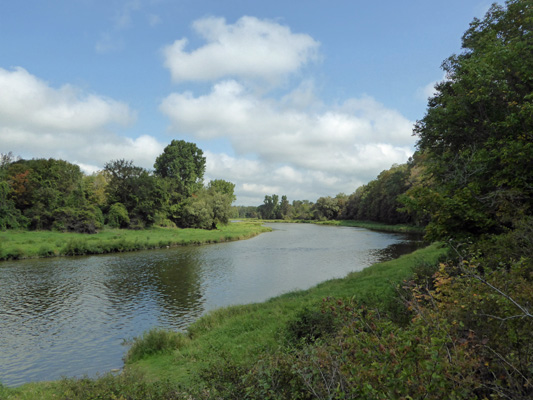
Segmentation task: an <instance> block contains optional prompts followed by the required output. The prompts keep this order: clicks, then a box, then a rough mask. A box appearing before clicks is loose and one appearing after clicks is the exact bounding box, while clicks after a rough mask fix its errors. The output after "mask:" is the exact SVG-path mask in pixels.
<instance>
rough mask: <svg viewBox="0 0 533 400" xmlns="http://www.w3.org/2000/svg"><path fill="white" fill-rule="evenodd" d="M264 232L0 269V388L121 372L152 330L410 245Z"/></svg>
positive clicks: (347, 232)
mask: <svg viewBox="0 0 533 400" xmlns="http://www.w3.org/2000/svg"><path fill="white" fill-rule="evenodd" d="M267 225H268V224H267ZM269 226H271V227H272V228H273V232H270V233H264V234H261V235H260V236H257V237H255V238H252V239H248V240H243V241H238V242H231V243H221V244H213V245H205V246H188V247H178V248H171V249H164V250H151V251H143V252H134V253H122V254H111V255H100V256H86V257H68V258H53V259H35V260H22V261H13V262H2V263H0V382H1V383H2V384H4V385H7V386H17V385H20V384H23V383H26V382H31V381H42V380H54V379H58V378H61V377H63V376H68V377H71V376H84V375H88V376H95V375H96V374H97V373H98V372H106V371H109V370H112V369H117V368H121V367H122V357H123V355H124V353H125V351H126V350H127V348H126V347H125V346H124V345H123V342H124V340H127V339H131V338H132V337H134V336H138V335H140V334H142V333H143V332H144V331H146V330H148V329H150V328H152V327H156V326H157V327H163V328H169V329H176V330H184V329H185V328H186V327H187V326H188V325H189V324H191V323H192V322H193V321H195V320H196V319H197V318H198V317H200V316H201V315H202V314H204V313H205V312H206V311H209V310H211V309H214V308H217V307H223V306H228V305H232V304H246V303H252V302H260V301H264V300H266V299H268V298H270V297H273V296H277V295H279V294H282V293H285V292H288V291H291V290H298V289H307V288H309V287H311V286H314V285H316V284H317V283H319V282H322V281H325V280H328V279H332V278H338V277H343V276H345V275H346V274H347V273H349V272H351V271H359V270H361V269H363V268H365V267H367V266H369V265H371V264H373V263H375V262H378V261H383V260H386V259H390V258H394V257H396V256H398V255H400V254H402V253H406V252H408V251H412V250H413V249H414V246H415V245H416V244H415V243H416V242H415V241H414V240H411V239H410V238H409V237H408V236H407V235H403V234H391V233H381V232H373V231H369V230H366V229H361V228H347V227H332V226H319V225H311V224H271V225H269Z"/></svg>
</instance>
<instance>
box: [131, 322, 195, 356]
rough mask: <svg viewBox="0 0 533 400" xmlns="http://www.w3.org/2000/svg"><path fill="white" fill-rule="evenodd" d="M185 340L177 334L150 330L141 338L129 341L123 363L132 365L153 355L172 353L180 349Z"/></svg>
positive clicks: (157, 329)
mask: <svg viewBox="0 0 533 400" xmlns="http://www.w3.org/2000/svg"><path fill="white" fill-rule="evenodd" d="M185 340H186V337H185V336H184V335H183V334H181V333H179V332H174V331H170V330H166V329H159V328H153V329H150V330H149V331H148V332H145V333H144V334H143V335H142V336H141V337H136V338H134V339H133V340H132V341H131V347H130V349H129V350H128V352H127V354H126V356H125V362H126V363H132V362H135V361H137V360H141V359H143V358H145V357H148V356H151V355H154V354H160V353H167V352H172V351H173V350H176V349H178V348H180V347H181V346H182V345H183V343H184V341H185Z"/></svg>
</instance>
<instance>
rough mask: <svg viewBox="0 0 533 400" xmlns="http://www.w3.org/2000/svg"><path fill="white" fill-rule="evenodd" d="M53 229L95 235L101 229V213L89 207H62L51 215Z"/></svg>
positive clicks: (93, 207)
mask: <svg viewBox="0 0 533 400" xmlns="http://www.w3.org/2000/svg"><path fill="white" fill-rule="evenodd" d="M53 218H54V223H53V225H52V227H53V229H56V230H59V231H67V232H77V233H96V232H97V230H98V229H101V228H102V219H103V217H102V211H100V209H99V208H98V207H95V206H89V207H85V208H82V209H77V208H71V207H63V208H60V209H57V210H55V211H54V213H53Z"/></svg>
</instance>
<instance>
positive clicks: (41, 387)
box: [0, 244, 445, 400]
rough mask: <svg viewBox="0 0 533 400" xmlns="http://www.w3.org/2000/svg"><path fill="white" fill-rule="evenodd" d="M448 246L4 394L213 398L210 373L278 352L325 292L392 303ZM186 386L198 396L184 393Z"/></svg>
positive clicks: (138, 343)
mask: <svg viewBox="0 0 533 400" xmlns="http://www.w3.org/2000/svg"><path fill="white" fill-rule="evenodd" d="M444 252H445V249H443V248H441V247H440V246H438V245H436V244H434V245H431V246H429V247H426V248H424V249H421V250H418V251H416V252H414V253H411V254H408V255H405V256H402V257H400V258H399V259H396V260H392V261H388V262H384V263H379V264H374V265H373V266H371V267H369V268H367V269H365V270H363V271H361V272H357V273H351V274H349V275H348V276H346V277H345V278H342V279H334V280H330V281H326V282H323V283H321V284H319V285H317V286H315V287H314V288H311V289H308V290H304V291H297V292H291V293H287V294H285V295H282V296H279V297H276V298H273V299H271V300H269V301H266V302H264V303H257V304H250V305H244V306H233V307H227V308H223V309H218V310H216V311H213V312H210V313H208V314H207V315H206V316H204V317H202V318H200V319H199V320H198V321H197V322H195V323H193V324H192V325H191V326H190V327H189V329H188V330H187V333H186V334H180V333H175V332H167V331H150V332H148V333H146V334H145V335H144V336H143V338H139V339H137V340H135V341H134V343H133V346H132V348H131V350H130V353H129V358H128V360H127V364H126V372H125V373H123V374H121V375H120V376H113V375H107V376H105V377H102V378H100V379H98V380H87V379H86V380H75V379H71V380H63V381H57V382H49V383H46V382H42V383H32V384H27V385H23V386H21V387H20V388H15V389H6V388H1V387H0V398H2V399H6V400H12V399H22V400H26V399H35V398H39V399H44V400H46V399H66V398H69V399H83V398H121V396H123V397H122V398H162V399H175V398H176V399H177V398H197V397H198V398H208V395H206V397H202V395H201V393H204V394H205V391H204V392H202V391H203V390H204V387H205V384H206V380H211V383H212V381H213V380H215V381H216V380H217V379H221V380H225V381H227V380H228V379H231V378H232V377H231V374H232V373H234V374H236V376H235V379H240V378H239V376H240V375H239V376H237V375H238V374H240V373H241V372H242V368H246V366H250V365H253V364H254V363H256V362H257V360H258V359H262V358H269V357H270V358H271V357H276V354H279V352H280V351H281V350H280V349H283V346H284V345H285V343H284V341H285V340H286V338H287V327H288V326H290V325H291V323H292V322H294V321H296V320H298V319H302V315H305V312H306V311H305V310H311V309H316V308H317V306H318V307H319V305H320V304H321V303H322V301H323V299H324V298H327V297H336V298H352V299H353V300H354V301H359V302H364V303H366V304H368V305H371V306H379V307H380V308H387V307H389V306H390V305H391V304H392V303H393V302H394V301H395V287H396V286H397V285H398V283H400V282H401V281H402V280H403V279H405V278H407V277H408V276H409V275H410V274H411V273H412V271H413V268H415V267H416V266H417V265H423V264H428V265H429V264H434V263H436V262H437V260H438V258H439V257H440V256H441V255H442V254H443V253H444ZM302 313H304V314H302ZM217 371H218V372H217ZM217 373H219V374H220V376H217V375H216V374H217ZM228 374H229V376H228ZM186 393H193V394H196V396H197V397H196V396H195V397H187V396H185V394H186ZM99 396H100V397H99ZM113 396H114V397H113Z"/></svg>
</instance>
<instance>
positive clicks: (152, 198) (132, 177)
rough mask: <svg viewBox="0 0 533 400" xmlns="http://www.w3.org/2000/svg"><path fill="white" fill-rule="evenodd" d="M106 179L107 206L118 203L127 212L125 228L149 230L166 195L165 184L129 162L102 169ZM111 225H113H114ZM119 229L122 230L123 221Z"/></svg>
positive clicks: (117, 163) (120, 161)
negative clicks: (107, 180)
mask: <svg viewBox="0 0 533 400" xmlns="http://www.w3.org/2000/svg"><path fill="white" fill-rule="evenodd" d="M105 171H106V172H107V173H108V175H109V182H108V184H107V186H106V193H107V200H108V203H109V204H115V203H121V204H122V205H123V206H124V207H125V208H126V210H127V213H128V217H129V218H130V222H129V223H128V224H127V226H130V225H131V226H140V227H144V226H151V225H153V223H154V222H155V219H156V215H157V213H158V212H160V211H161V210H162V209H163V206H164V205H165V202H166V200H167V199H168V193H167V191H166V190H165V186H164V183H163V182H162V181H161V180H160V179H159V178H158V177H156V176H154V175H151V174H150V173H149V172H148V171H146V170H145V169H143V168H141V167H137V166H135V165H133V162H132V161H126V160H115V161H111V162H109V163H106V165H105ZM112 223H115V221H113V222H112ZM119 225H121V226H124V222H123V220H121V221H119Z"/></svg>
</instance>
